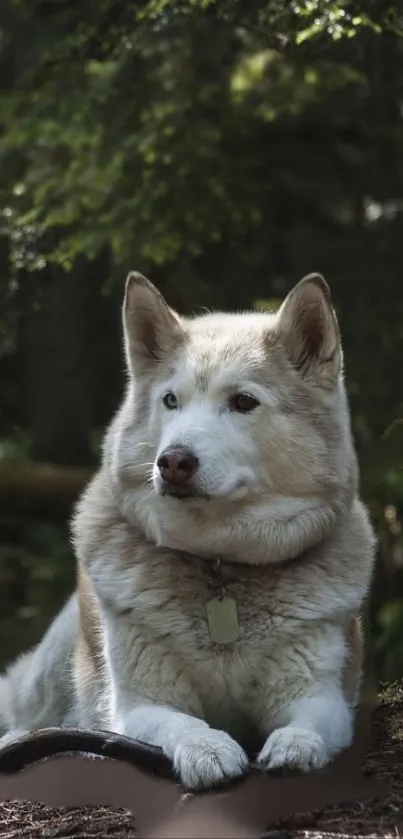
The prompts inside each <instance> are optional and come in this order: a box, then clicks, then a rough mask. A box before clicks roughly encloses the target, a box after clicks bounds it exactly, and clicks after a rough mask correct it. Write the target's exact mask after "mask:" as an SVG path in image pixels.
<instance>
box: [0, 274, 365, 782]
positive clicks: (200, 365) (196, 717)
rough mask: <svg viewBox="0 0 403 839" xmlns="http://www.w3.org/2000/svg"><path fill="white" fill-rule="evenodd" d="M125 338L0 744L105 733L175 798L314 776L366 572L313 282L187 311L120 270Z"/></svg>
mask: <svg viewBox="0 0 403 839" xmlns="http://www.w3.org/2000/svg"><path fill="white" fill-rule="evenodd" d="M123 327H124V339H125V352H126V358H127V365H128V380H127V389H126V393H125V397H124V400H123V403H122V405H121V407H120V409H119V410H118V412H117V414H116V416H115V418H114V419H113V421H112V423H111V426H110V428H109V430H108V432H107V435H106V438H105V444H104V450H103V457H102V463H101V466H100V469H99V471H98V472H97V474H96V475H95V477H94V478H93V480H92V481H91V482H90V484H89V486H88V487H87V488H86V490H85V491H84V493H83V495H82V497H81V499H80V501H79V503H78V506H77V509H76V512H75V516H74V519H73V523H72V533H73V541H74V546H75V551H76V556H77V568H78V582H77V592H76V593H75V594H74V595H73V596H72V598H71V599H70V601H69V602H68V603H67V604H66V606H65V608H64V610H63V611H62V612H61V613H60V614H59V616H58V617H57V618H56V620H55V621H54V623H53V624H52V626H51V627H50V629H49V631H48V633H47V635H46V636H45V637H44V639H43V640H42V642H41V644H39V645H38V647H37V648H35V649H34V650H33V651H31V652H29V653H27V654H25V655H24V656H23V657H22V658H21V659H20V660H19V661H17V662H16V663H15V664H13V665H12V666H11V667H10V668H9V670H8V672H7V673H6V674H5V675H4V677H2V679H1V680H0V725H1V726H2V729H3V733H4V737H3V741H0V744H1V742H3V743H4V742H6V741H7V740H9V739H10V738H14V737H16V736H18V734H20V733H22V732H25V731H27V730H32V729H36V728H39V727H45V726H49V725H68V724H74V725H78V726H83V727H92V728H103V729H110V730H113V731H117V732H123V733H125V734H128V735H131V736H132V737H135V738H138V739H141V740H143V741H146V742H149V743H153V744H156V745H158V746H161V747H162V749H163V750H164V752H165V753H166V754H167V755H168V756H169V757H170V758H171V759H172V761H173V764H174V767H175V769H176V771H177V773H178V776H179V777H180V779H181V781H182V783H183V784H184V785H186V786H187V787H191V788H198V787H202V786H209V785H211V784H214V783H217V782H220V781H222V780H225V779H226V778H232V777H236V776H238V775H240V774H242V773H243V772H244V771H245V770H246V768H247V766H248V762H249V761H250V759H253V760H255V761H256V763H257V764H258V765H259V766H260V767H261V768H262V770H270V769H272V768H276V767H280V766H290V767H294V768H299V769H301V770H304V771H307V770H309V769H310V768H315V767H320V766H323V765H325V764H326V763H328V762H329V761H330V760H331V759H332V758H333V757H334V756H335V755H336V754H337V753H338V752H339V751H340V750H342V749H344V748H346V747H348V746H349V745H350V743H351V740H352V736H353V724H354V714H355V707H356V703H357V701H358V698H359V690H360V679H361V670H362V638H361V629H360V624H359V616H360V612H361V609H362V605H363V601H364V599H365V597H366V595H367V592H368V588H369V585H370V580H371V575H372V568H373V561H374V536H373V531H372V528H371V525H370V522H369V519H368V515H367V512H366V510H365V508H364V506H363V504H362V502H361V501H360V498H359V489H358V469H357V462H356V456H355V451H354V445H353V441H352V436H351V430H350V418H349V409H348V404H347V398H346V392H345V386H344V378H343V358H342V348H341V342H340V335H339V329H338V325H337V321H336V317H335V313H334V311H333V308H332V304H331V299H330V292H329V289H328V286H327V284H326V282H325V281H324V280H323V278H321V277H320V276H319V275H310V276H308V277H306V278H304V279H303V280H302V281H301V282H300V283H299V284H298V285H297V286H296V287H295V288H294V289H293V290H292V291H291V292H290V294H289V295H288V297H287V298H286V300H285V301H284V303H283V304H282V306H281V307H280V309H279V310H278V311H277V312H276V313H240V314H221V313H214V314H203V315H201V316H198V317H195V318H191V319H187V318H182V317H180V316H179V315H178V314H177V313H176V312H174V311H173V310H172V309H170V308H169V306H168V304H167V303H166V302H165V300H164V299H163V298H162V296H161V295H160V294H159V292H158V291H157V290H156V289H155V288H154V286H153V285H152V284H151V283H150V282H148V281H147V280H146V279H145V278H144V277H142V276H141V275H139V274H132V275H130V276H129V278H128V280H127V284H126V293H125V300H124V306H123ZM217 560H219V561H220V562H219V564H217ZM223 592H224V593H225V595H226V597H227V598H229V599H230V601H231V606H232V607H234V608H235V610H236V613H237V618H236V619H235V635H236V637H234V638H232V639H231V640H229V641H227V642H225V643H221V641H220V640H218V641H217V639H216V638H215V637H214V633H212V628H211V625H209V620H208V604H209V603H210V602H211V600H213V601H214V603H215V604H216V605H217V601H218V602H219V606H218V608H219V609H220V608H221V604H222V600H221V597H222V594H223ZM234 604H235V606H234ZM227 617H228V616H227ZM227 617H225V615H224V618H223V620H224V623H225V620H226V619H227ZM224 629H225V627H224Z"/></svg>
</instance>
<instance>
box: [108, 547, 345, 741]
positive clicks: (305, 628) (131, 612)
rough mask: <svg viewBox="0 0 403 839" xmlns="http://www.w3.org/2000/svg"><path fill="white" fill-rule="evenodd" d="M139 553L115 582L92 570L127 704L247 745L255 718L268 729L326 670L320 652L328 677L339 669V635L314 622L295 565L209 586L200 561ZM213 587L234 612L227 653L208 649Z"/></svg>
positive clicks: (232, 574) (248, 571)
mask: <svg viewBox="0 0 403 839" xmlns="http://www.w3.org/2000/svg"><path fill="white" fill-rule="evenodd" d="M141 554H142V552H141V551H140V552H137V558H136V560H135V562H134V564H133V566H131V567H130V566H128V567H126V569H125V570H121V571H120V573H119V574H118V575H116V574H114V575H112V574H110V575H105V567H104V568H103V569H102V573H101V569H100V573H99V575H98V574H97V572H96V569H95V567H93V568H92V574H93V578H94V580H95V581H96V588H97V590H98V593H99V594H101V598H102V601H103V606H104V616H105V619H106V627H107V639H108V654H109V659H110V661H111V662H112V667H113V670H114V673H115V678H116V681H117V683H118V684H119V686H120V689H121V693H122V696H124V697H126V699H124V700H123V701H124V702H126V701H127V704H128V705H130V702H131V701H132V697H133V695H134V696H136V697H137V696H138V695H139V696H140V698H142V699H144V700H146V701H154V702H158V701H161V697H164V700H165V702H167V703H168V704H169V703H170V702H172V703H174V704H175V707H179V708H180V709H182V710H183V711H186V712H191V713H194V714H196V715H197V716H200V717H203V718H205V719H206V720H207V721H208V722H209V723H210V725H213V726H215V727H222V726H225V729H226V730H227V731H230V732H233V734H234V735H236V736H237V737H238V738H240V739H241V740H242V741H244V742H245V741H252V739H253V738H254V737H256V736H258V735H256V734H255V731H256V728H257V729H258V728H259V722H258V721H259V718H260V717H261V716H262V714H267V713H269V712H270V715H271V716H272V717H273V721H274V720H277V718H278V715H279V714H280V713H281V706H282V704H283V701H284V698H285V697H287V700H289V699H290V697H292V696H293V693H294V692H295V686H296V684H298V690H300V689H301V684H305V685H306V684H309V683H310V682H312V683H313V682H314V681H315V678H316V677H317V672H318V668H321V669H322V670H323V668H324V667H326V664H325V663H324V661H323V647H324V645H326V647H327V650H328V653H329V654H330V657H331V659H332V671H333V673H334V667H335V663H336V662H335V658H336V659H338V660H339V666H340V669H341V668H342V664H343V657H344V650H345V648H344V642H343V638H342V635H341V632H340V627H335V625H334V623H333V622H332V621H331V620H330V619H328V620H326V619H325V620H323V617H324V616H323V614H321V615H320V614H319V613H318V615H317V618H316V616H315V609H316V606H315V604H314V603H312V591H311V592H310V594H311V598H310V600H309V601H308V599H307V598H308V594H309V588H310V586H311V583H310V581H309V576H310V575H309V573H308V575H307V578H308V579H307V580H306V581H305V584H304V582H303V573H302V568H300V567H299V561H298V560H297V561H296V562H294V563H291V564H290V567H289V571H288V575H287V573H286V572H285V569H284V568H283V569H281V571H280V569H278V568H275V567H267V568H262V567H259V568H258V567H251V566H229V565H228V564H225V565H223V566H222V570H221V574H220V575H219V577H217V575H216V574H215V573H214V570H213V569H214V566H213V563H211V562H209V561H203V560H196V559H194V558H191V557H184V558H183V557H182V556H180V555H174V554H171V553H170V552H168V551H166V552H164V551H158V549H157V550H156V551H155V552H154V551H150V550H149V549H148V550H147V551H146V552H145V555H144V557H142V556H141ZM305 573H306V572H305ZM221 582H223V583H224V586H225V591H226V595H227V596H228V597H231V598H233V599H234V600H235V603H236V607H237V613H238V623H239V637H238V639H237V641H235V642H233V643H229V644H217V643H215V642H214V641H213V640H212V638H211V634H210V631H209V624H208V619H207V604H208V602H209V601H210V600H211V599H212V598H215V597H218V596H219V593H220V587H221ZM319 618H321V620H319ZM327 660H328V661H329V660H330V659H329V658H328V659H327ZM336 666H337V664H336ZM263 705H264V707H263ZM252 721H253V722H252ZM273 724H274V722H273Z"/></svg>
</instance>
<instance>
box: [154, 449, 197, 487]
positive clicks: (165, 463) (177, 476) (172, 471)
mask: <svg viewBox="0 0 403 839" xmlns="http://www.w3.org/2000/svg"><path fill="white" fill-rule="evenodd" d="M157 468H158V472H159V478H160V481H161V491H162V495H172V496H174V497H175V498H189V497H194V496H195V495H197V494H198V493H197V490H196V489H195V487H194V486H192V479H193V478H194V476H195V475H196V473H197V470H198V468H199V461H198V459H197V457H196V455H195V454H193V452H192V451H191V450H190V449H188V448H186V447H185V446H175V447H170V448H167V449H165V450H164V451H163V452H162V453H161V454H160V456H159V458H158V460H157Z"/></svg>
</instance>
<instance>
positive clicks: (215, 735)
mask: <svg viewBox="0 0 403 839" xmlns="http://www.w3.org/2000/svg"><path fill="white" fill-rule="evenodd" d="M173 763H174V769H175V771H176V772H177V773H178V775H179V778H180V780H181V782H182V784H183V785H184V786H185V787H187V788H188V789H200V788H202V787H211V786H214V785H215V784H219V783H222V782H223V781H226V780H230V779H231V778H238V777H240V776H241V775H243V774H244V773H245V771H246V770H247V768H248V758H247V756H246V754H245V752H244V750H243V749H242V748H241V746H239V745H238V743H237V742H236V741H235V740H233V739H232V737H230V736H229V734H226V733H225V732H224V731H216V730H215V729H209V730H207V731H205V732H203V733H201V732H200V733H198V734H193V735H187V736H186V738H185V739H184V740H183V741H182V742H179V743H178V745H177V747H176V749H175V752H174V757H173Z"/></svg>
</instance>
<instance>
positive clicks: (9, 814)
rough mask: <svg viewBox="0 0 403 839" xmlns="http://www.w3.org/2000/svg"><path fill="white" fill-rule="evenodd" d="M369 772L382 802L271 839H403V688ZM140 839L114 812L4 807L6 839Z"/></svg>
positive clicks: (380, 731)
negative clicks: (382, 786) (379, 785)
mask: <svg viewBox="0 0 403 839" xmlns="http://www.w3.org/2000/svg"><path fill="white" fill-rule="evenodd" d="M364 769H365V770H366V771H369V772H371V773H372V774H373V775H375V777H377V778H379V780H381V781H384V782H386V784H387V786H388V794H387V797H386V798H385V799H384V800H382V801H369V802H368V801H365V802H356V803H353V804H351V805H349V806H343V807H341V806H332V807H329V808H327V809H325V810H321V811H320V812H319V811H317V812H314V813H304V814H301V815H298V816H290V817H288V818H287V819H285V820H283V821H282V822H281V824H279V825H277V826H276V828H275V829H270V830H269V831H268V833H267V834H265V836H267V839H322V837H323V839H325V837H326V839H358V837H359V839H389V837H390V839H403V685H402V686H400V687H396V688H389V689H388V690H387V691H386V692H385V693H384V694H383V695H382V696H381V698H380V700H379V704H378V707H377V708H376V710H375V711H374V715H373V722H372V739H371V745H370V749H369V752H368V755H367V758H366V760H365V763H364ZM23 837H24V838H25V837H26V839H28V837H29V839H67V837H68V839H70V837H71V838H72V839H90V837H94V839H95V837H108V839H109V837H114V839H135V837H136V830H135V818H134V819H133V818H132V816H131V815H130V814H129V813H127V812H125V811H121V810H114V809H112V808H110V807H94V808H85V809H70V810H53V809H50V808H48V807H44V806H42V805H34V804H31V803H29V802H3V803H0V839H23Z"/></svg>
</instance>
